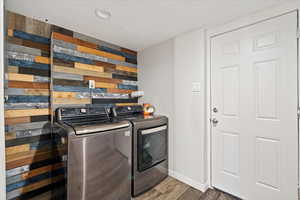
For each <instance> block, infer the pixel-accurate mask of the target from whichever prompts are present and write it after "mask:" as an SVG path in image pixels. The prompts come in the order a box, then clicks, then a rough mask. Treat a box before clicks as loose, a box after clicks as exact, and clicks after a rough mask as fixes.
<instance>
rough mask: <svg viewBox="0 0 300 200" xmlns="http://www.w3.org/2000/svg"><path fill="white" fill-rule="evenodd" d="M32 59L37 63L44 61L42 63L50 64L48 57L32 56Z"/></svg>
mask: <svg viewBox="0 0 300 200" xmlns="http://www.w3.org/2000/svg"><path fill="white" fill-rule="evenodd" d="M34 61H35V62H38V63H44V64H50V63H51V62H50V58H48V57H43V56H36V57H35V58H34Z"/></svg>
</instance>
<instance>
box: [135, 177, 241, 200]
mask: <svg viewBox="0 0 300 200" xmlns="http://www.w3.org/2000/svg"><path fill="white" fill-rule="evenodd" d="M134 200H238V198H235V197H233V196H231V195H228V194H225V193H223V192H221V191H217V190H213V189H208V190H207V191H206V192H205V193H203V192H201V191H199V190H197V189H194V188H192V187H190V186H188V185H186V184H184V183H182V182H180V181H178V180H176V179H174V178H172V177H168V178H166V179H165V180H164V181H163V182H162V183H160V184H159V185H157V186H156V187H154V188H153V189H151V190H150V191H148V192H146V193H144V194H142V195H141V196H139V197H136V198H135V199H134Z"/></svg>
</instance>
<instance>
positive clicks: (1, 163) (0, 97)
mask: <svg viewBox="0 0 300 200" xmlns="http://www.w3.org/2000/svg"><path fill="white" fill-rule="evenodd" d="M3 6H4V5H3V0H0V77H1V78H0V80H1V81H0V199H6V197H5V195H6V192H5V133H4V111H3V110H4V102H3V101H4V92H3V89H4V81H3V80H4V78H3V77H4V55H3V46H4V31H3V30H4V12H3V11H4V8H3Z"/></svg>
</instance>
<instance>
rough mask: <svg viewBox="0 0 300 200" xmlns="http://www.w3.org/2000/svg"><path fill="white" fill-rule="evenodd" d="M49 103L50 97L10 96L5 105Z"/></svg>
mask: <svg viewBox="0 0 300 200" xmlns="http://www.w3.org/2000/svg"><path fill="white" fill-rule="evenodd" d="M49 101H50V98H49V96H31V95H30V96H27V95H10V96H8V99H7V100H6V102H5V103H43V102H49Z"/></svg>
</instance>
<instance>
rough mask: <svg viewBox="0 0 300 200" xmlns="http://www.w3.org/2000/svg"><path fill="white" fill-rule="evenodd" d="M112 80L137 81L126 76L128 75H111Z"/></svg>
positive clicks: (132, 77)
mask: <svg viewBox="0 0 300 200" xmlns="http://www.w3.org/2000/svg"><path fill="white" fill-rule="evenodd" d="M112 78H113V79H122V80H128V81H137V80H138V79H137V77H134V76H128V75H121V74H115V73H113V74H112Z"/></svg>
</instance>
